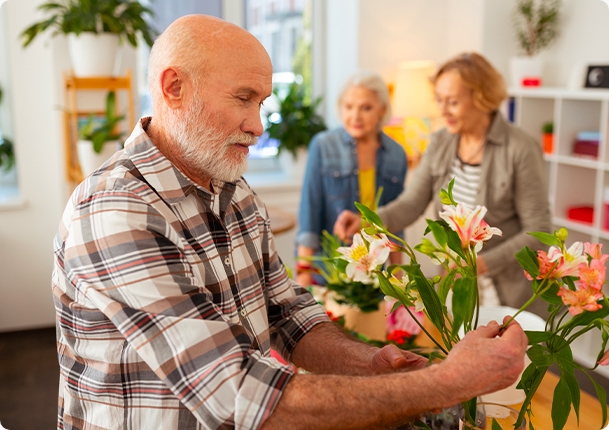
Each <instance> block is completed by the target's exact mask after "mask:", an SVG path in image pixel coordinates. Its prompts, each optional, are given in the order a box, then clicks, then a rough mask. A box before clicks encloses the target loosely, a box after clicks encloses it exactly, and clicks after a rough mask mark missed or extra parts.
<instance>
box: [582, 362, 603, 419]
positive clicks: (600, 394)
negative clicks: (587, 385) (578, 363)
mask: <svg viewBox="0 0 609 430" xmlns="http://www.w3.org/2000/svg"><path fill="white" fill-rule="evenodd" d="M584 373H585V374H586V376H588V378H590V381H592V385H594V390H595V391H596V397H598V402H599V403H600V405H601V411H602V413H603V421H602V422H601V426H600V428H604V427H605V424H606V423H607V393H606V392H605V389H604V388H603V387H601V386H600V385H599V384H598V382H596V381H595V380H594V378H592V376H590V375H589V374H588V372H584Z"/></svg>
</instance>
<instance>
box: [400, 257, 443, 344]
mask: <svg viewBox="0 0 609 430" xmlns="http://www.w3.org/2000/svg"><path fill="white" fill-rule="evenodd" d="M407 273H408V277H409V278H410V279H411V280H412V281H413V282H414V283H415V285H416V287H417V290H418V292H419V295H420V296H421V300H422V301H423V304H424V305H425V310H426V311H427V314H428V316H429V319H430V320H431V322H432V324H433V325H434V326H435V327H436V328H437V329H438V330H439V331H440V332H441V333H443V332H444V331H445V327H446V324H445V322H444V313H443V312H442V304H441V303H440V300H439V299H438V295H437V294H436V291H435V290H434V288H433V286H432V285H431V284H430V282H429V281H428V280H427V278H426V277H425V275H424V274H423V272H422V271H421V266H420V265H419V264H411V265H409V266H408V268H407Z"/></svg>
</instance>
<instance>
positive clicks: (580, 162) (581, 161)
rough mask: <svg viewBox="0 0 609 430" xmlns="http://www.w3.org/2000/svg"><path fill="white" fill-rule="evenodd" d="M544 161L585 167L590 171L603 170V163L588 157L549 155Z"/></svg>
mask: <svg viewBox="0 0 609 430" xmlns="http://www.w3.org/2000/svg"><path fill="white" fill-rule="evenodd" d="M544 159H546V160H547V161H550V162H555V163H560V164H566V165H569V166H576V167H585V168H588V169H599V168H602V167H603V166H602V163H601V162H599V161H598V160H595V159H592V158H586V157H578V156H568V155H548V154H546V155H545V156H544Z"/></svg>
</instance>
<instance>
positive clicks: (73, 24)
mask: <svg viewBox="0 0 609 430" xmlns="http://www.w3.org/2000/svg"><path fill="white" fill-rule="evenodd" d="M38 9H39V10H41V11H42V12H44V13H45V14H47V15H48V17H47V18H46V19H44V20H42V21H39V22H36V23H34V24H32V25H31V26H29V27H28V28H26V29H25V30H24V31H23V32H22V33H21V37H22V39H23V46H24V47H26V46H28V45H29V44H30V43H32V41H33V40H34V39H35V38H36V37H37V36H38V35H39V34H42V33H44V32H45V31H47V30H49V29H54V30H55V31H54V32H53V35H57V34H65V35H68V34H75V35H77V36H78V35H80V34H82V33H94V34H101V33H110V34H116V35H118V36H119V38H120V39H121V40H122V39H123V38H125V39H127V41H128V42H129V43H130V44H131V45H132V46H134V47H136V46H137V45H138V35H141V37H142V38H143V39H144V40H145V41H146V43H147V44H148V45H149V46H152V43H153V42H154V38H155V36H156V31H155V30H154V29H152V27H151V26H150V25H149V24H148V22H147V21H146V19H145V17H146V15H150V16H151V15H152V11H151V10H150V9H149V8H147V7H146V6H143V5H142V4H141V3H139V2H137V1H131V0H59V1H49V2H47V3H43V4H41V5H40V6H38Z"/></svg>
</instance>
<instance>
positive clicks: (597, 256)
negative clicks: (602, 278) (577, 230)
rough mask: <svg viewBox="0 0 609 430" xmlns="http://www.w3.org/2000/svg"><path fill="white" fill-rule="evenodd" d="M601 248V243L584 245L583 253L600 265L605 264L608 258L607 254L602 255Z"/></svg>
mask: <svg viewBox="0 0 609 430" xmlns="http://www.w3.org/2000/svg"><path fill="white" fill-rule="evenodd" d="M602 248H603V244H602V243H590V242H586V243H584V252H585V253H586V254H588V255H589V256H590V257H592V259H593V260H598V261H600V262H601V263H602V264H605V261H607V259H608V258H609V254H603V252H602Z"/></svg>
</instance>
